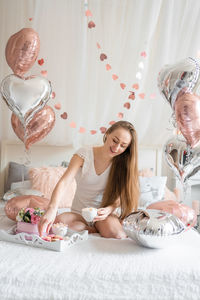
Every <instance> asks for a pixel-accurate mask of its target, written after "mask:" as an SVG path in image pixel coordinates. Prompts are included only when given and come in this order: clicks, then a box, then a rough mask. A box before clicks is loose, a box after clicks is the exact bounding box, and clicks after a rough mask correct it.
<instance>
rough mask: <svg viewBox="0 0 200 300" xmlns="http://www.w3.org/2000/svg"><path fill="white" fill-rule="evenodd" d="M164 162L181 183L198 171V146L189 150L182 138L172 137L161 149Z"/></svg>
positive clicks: (199, 162) (199, 164)
mask: <svg viewBox="0 0 200 300" xmlns="http://www.w3.org/2000/svg"><path fill="white" fill-rule="evenodd" d="M163 154H164V157H165V160H166V162H167V163H168V165H169V166H170V168H171V169H172V171H173V172H174V174H175V175H176V176H177V177H178V179H179V180H180V181H181V182H182V183H186V182H187V180H188V179H189V178H190V177H192V176H193V175H195V174H196V173H197V172H198V171H199V170H200V146H196V147H195V148H191V146H190V145H188V144H187V142H186V140H185V139H184V138H183V137H172V138H171V139H169V140H168V141H167V142H166V144H165V145H164V148H163Z"/></svg>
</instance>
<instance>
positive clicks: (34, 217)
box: [16, 207, 44, 224]
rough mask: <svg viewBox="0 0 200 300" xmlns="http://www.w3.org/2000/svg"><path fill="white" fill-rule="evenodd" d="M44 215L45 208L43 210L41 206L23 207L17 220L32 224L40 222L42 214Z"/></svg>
mask: <svg viewBox="0 0 200 300" xmlns="http://www.w3.org/2000/svg"><path fill="white" fill-rule="evenodd" d="M43 215H44V210H41V209H40V208H39V207H36V208H22V209H20V211H19V212H18V215H17V217H16V221H18V222H25V223H31V224H38V223H39V221H40V218H41V216H43Z"/></svg>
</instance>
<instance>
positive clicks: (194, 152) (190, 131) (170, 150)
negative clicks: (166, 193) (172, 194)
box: [158, 57, 200, 184]
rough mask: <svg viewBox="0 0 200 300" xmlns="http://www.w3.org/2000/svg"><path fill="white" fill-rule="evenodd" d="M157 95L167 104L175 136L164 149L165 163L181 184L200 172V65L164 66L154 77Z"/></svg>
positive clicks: (191, 61) (185, 62)
mask: <svg viewBox="0 0 200 300" xmlns="http://www.w3.org/2000/svg"><path fill="white" fill-rule="evenodd" d="M158 87H159V90H160V92H161V94H162V95H163V96H164V98H165V99H166V100H167V101H168V103H169V104H170V106H171V108H172V110H173V116H174V118H175V123H174V126H175V128H176V131H177V132H180V133H182V136H181V135H180V134H178V135H177V136H176V137H172V138H171V139H169V140H168V141H167V142H166V144H165V146H164V154H165V159H166V161H167V163H168V165H169V166H170V168H171V169H172V170H173V172H174V173H175V175H176V176H177V177H178V179H179V180H180V182H181V183H183V184H185V183H186V182H187V180H188V179H189V178H190V177H191V176H193V175H195V174H196V173H197V172H198V171H199V170H200V97H199V93H200V65H199V63H198V61H197V59H194V58H191V57H189V58H186V59H184V60H182V61H180V62H178V63H176V64H174V65H166V66H164V68H163V69H162V70H161V71H160V73H159V76H158Z"/></svg>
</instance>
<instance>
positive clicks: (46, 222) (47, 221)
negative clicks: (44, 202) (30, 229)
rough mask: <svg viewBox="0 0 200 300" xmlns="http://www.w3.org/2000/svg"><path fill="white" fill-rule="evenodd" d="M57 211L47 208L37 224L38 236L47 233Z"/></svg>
mask: <svg viewBox="0 0 200 300" xmlns="http://www.w3.org/2000/svg"><path fill="white" fill-rule="evenodd" d="M56 213H57V210H56V209H55V208H48V210H47V211H46V213H45V214H44V216H43V217H42V218H41V219H40V222H39V223H38V231H39V235H40V236H42V234H43V232H46V233H49V230H50V228H51V226H52V224H53V222H54V220H55V218H56Z"/></svg>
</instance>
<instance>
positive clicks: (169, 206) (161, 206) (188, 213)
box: [147, 200, 197, 226]
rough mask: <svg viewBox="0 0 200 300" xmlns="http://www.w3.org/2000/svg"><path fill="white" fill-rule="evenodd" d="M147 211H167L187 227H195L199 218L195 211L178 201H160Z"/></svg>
mask: <svg viewBox="0 0 200 300" xmlns="http://www.w3.org/2000/svg"><path fill="white" fill-rule="evenodd" d="M147 209H158V210H163V211H166V212H168V213H170V214H172V215H175V216H176V217H178V218H179V219H180V220H181V221H182V222H183V223H184V224H185V225H186V226H195V224H196V220H197V216H196V214H195V211H194V210H193V209H192V208H190V207H188V206H186V205H184V204H181V203H178V202H176V201H172V200H169V201H159V202H155V203H152V204H150V205H149V206H147Z"/></svg>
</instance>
